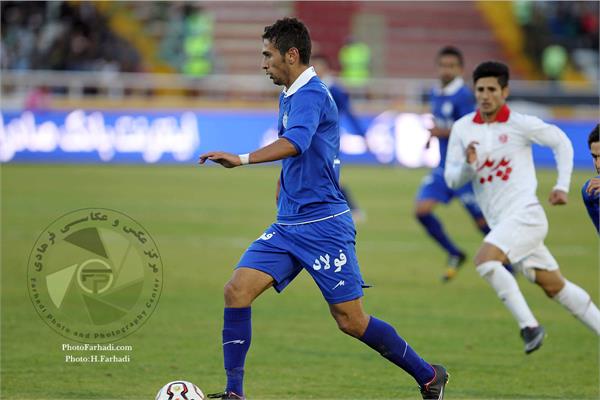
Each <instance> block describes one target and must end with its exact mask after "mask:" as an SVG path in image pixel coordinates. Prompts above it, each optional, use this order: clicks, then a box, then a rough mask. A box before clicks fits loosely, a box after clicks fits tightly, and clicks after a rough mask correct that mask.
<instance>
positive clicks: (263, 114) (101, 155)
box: [0, 110, 596, 169]
mask: <svg viewBox="0 0 600 400" xmlns="http://www.w3.org/2000/svg"><path fill="white" fill-rule="evenodd" d="M0 116H1V120H0V162H4V163H6V162H14V163H132V164H133V163H195V162H196V159H197V157H198V155H199V154H201V153H202V152H204V151H207V150H225V151H229V152H232V153H247V152H249V151H252V150H254V149H257V148H258V147H260V146H262V145H265V144H267V143H269V142H270V141H272V140H274V139H275V138H276V135H277V132H276V120H277V115H276V113H275V112H274V111H265V110H260V111H257V110H201V111H144V112H140V111H94V110H85V111H84V110H73V111H71V112H66V111H36V112H30V111H2V112H1V114H0ZM549 122H551V123H554V124H556V125H558V126H559V127H560V128H561V129H563V130H564V131H565V132H566V133H567V135H568V136H569V138H570V139H571V142H572V143H573V147H574V149H575V166H576V167H579V168H589V169H591V168H592V162H591V159H590V156H589V150H588V148H587V135H588V133H589V132H590V130H591V129H592V128H593V127H594V126H595V124H596V121H564V120H554V121H549ZM362 123H363V125H364V127H365V128H368V129H367V134H366V138H367V139H366V140H365V138H363V137H362V136H359V135H355V134H353V132H348V131H347V130H346V129H347V127H348V126H350V124H348V123H347V121H345V120H344V119H342V121H341V126H342V137H341V154H340V157H341V159H342V161H344V162H346V163H362V164H377V163H380V164H396V165H403V166H407V167H421V166H435V165H436V164H437V162H438V161H439V160H438V155H437V142H436V141H435V140H434V141H431V142H429V143H428V134H427V130H426V127H427V126H429V124H431V116H429V115H417V114H409V113H397V112H393V111H386V112H384V113H382V114H380V115H378V116H363V117H362ZM367 142H368V146H367ZM533 151H534V159H535V161H536V164H537V165H541V166H552V165H554V159H553V156H552V152H551V150H549V149H547V148H541V147H539V146H534V150H533Z"/></svg>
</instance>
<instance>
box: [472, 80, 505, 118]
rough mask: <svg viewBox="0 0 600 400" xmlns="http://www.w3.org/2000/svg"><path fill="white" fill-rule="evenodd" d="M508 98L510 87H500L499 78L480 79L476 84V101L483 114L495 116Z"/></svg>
mask: <svg viewBox="0 0 600 400" xmlns="http://www.w3.org/2000/svg"><path fill="white" fill-rule="evenodd" d="M507 97H508V86H507V87H505V88H502V87H500V84H499V83H498V78H496V77H494V76H490V77H485V78H479V79H478V80H477V82H475V99H477V107H479V110H480V111H481V113H482V114H484V115H487V116H490V117H491V116H495V114H496V113H497V112H498V110H500V107H502V106H503V105H504V103H505V102H506V98H507Z"/></svg>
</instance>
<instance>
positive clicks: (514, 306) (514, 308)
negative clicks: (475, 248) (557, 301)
mask: <svg viewBox="0 0 600 400" xmlns="http://www.w3.org/2000/svg"><path fill="white" fill-rule="evenodd" d="M477 272H479V275H481V276H482V277H483V278H484V279H485V280H486V281H488V282H489V283H490V285H492V287H493V288H494V290H495V291H496V294H497V295H498V297H500V300H502V302H503V303H504V304H505V305H506V307H507V308H508V310H509V311H510V312H511V313H512V315H513V317H515V319H516V320H517V322H518V324H519V328H521V329H522V328H525V327H534V326H538V325H539V324H538V322H537V320H536V319H535V317H534V316H533V313H532V312H531V310H530V309H529V306H528V305H527V302H526V301H525V298H524V297H523V294H522V293H521V290H520V289H519V285H517V281H516V280H515V278H514V276H512V275H511V273H510V272H508V271H507V270H506V269H505V268H504V267H503V266H502V263H501V262H500V261H486V262H484V263H483V264H479V265H478V266H477Z"/></svg>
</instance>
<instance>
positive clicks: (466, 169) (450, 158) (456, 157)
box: [444, 124, 476, 189]
mask: <svg viewBox="0 0 600 400" xmlns="http://www.w3.org/2000/svg"><path fill="white" fill-rule="evenodd" d="M457 129H460V124H459V125H457V124H454V125H453V126H452V130H451V131H450V139H449V141H448V150H447V152H446V166H445V168H444V179H445V180H446V184H447V185H448V187H450V188H451V189H458V188H460V187H461V186H463V185H465V184H466V183H467V182H469V181H470V180H471V179H473V177H474V176H475V172H476V171H475V166H474V165H471V164H468V163H467V156H466V154H465V148H463V146H462V143H461V142H460V139H459V138H458V133H457V132H456V130H457Z"/></svg>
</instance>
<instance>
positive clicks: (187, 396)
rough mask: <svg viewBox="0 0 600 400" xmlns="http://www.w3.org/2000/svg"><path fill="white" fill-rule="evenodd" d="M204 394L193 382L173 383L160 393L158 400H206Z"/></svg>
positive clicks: (157, 396) (168, 384) (164, 387)
mask: <svg viewBox="0 0 600 400" xmlns="http://www.w3.org/2000/svg"><path fill="white" fill-rule="evenodd" d="M204 399H205V397H204V393H202V390H200V389H199V388H198V386H196V385H194V384H193V383H191V382H187V381H173V382H169V383H167V384H166V385H165V386H163V387H162V389H160V390H159V391H158V394H157V395H156V400H204Z"/></svg>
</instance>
